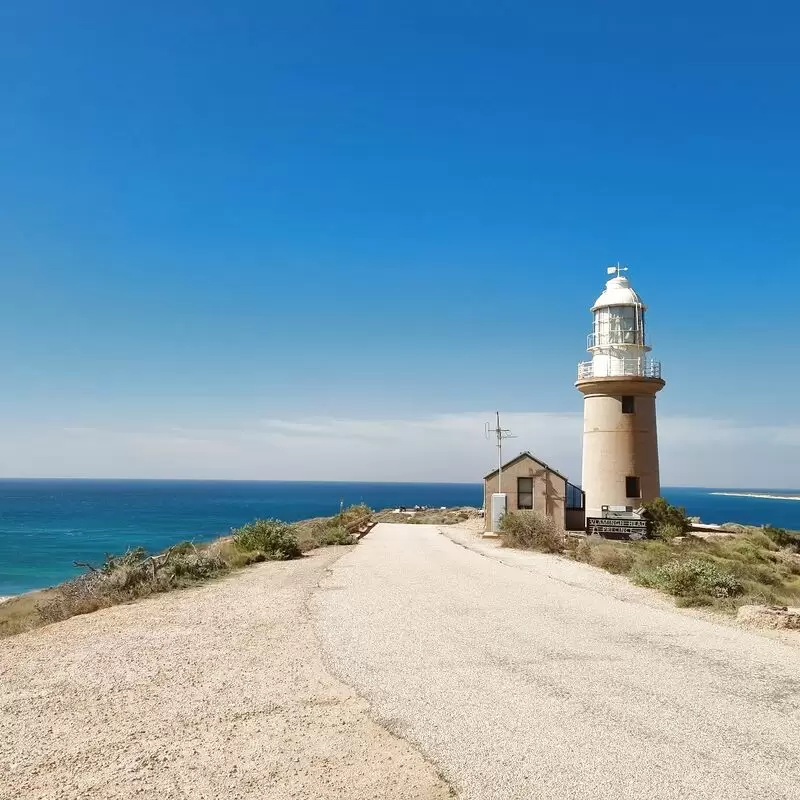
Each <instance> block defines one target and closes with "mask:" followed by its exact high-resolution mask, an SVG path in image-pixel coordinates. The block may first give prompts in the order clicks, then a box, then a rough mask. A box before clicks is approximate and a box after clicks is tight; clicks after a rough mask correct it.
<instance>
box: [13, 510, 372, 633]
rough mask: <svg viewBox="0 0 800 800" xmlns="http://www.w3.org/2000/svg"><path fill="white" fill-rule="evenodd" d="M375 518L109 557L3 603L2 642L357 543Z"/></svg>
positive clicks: (250, 531) (266, 526)
mask: <svg viewBox="0 0 800 800" xmlns="http://www.w3.org/2000/svg"><path fill="white" fill-rule="evenodd" d="M370 515H371V511H370V509H369V508H368V507H366V506H363V505H357V506H351V507H350V508H348V509H345V510H344V511H343V512H342V513H341V514H337V515H336V516H335V517H324V518H319V519H314V520H307V521H305V522H300V523H295V524H292V525H290V524H288V523H284V522H281V521H280V520H255V521H254V522H250V523H248V524H247V525H243V526H242V527H241V528H237V529H235V530H233V531H231V534H230V535H229V536H223V537H220V538H219V539H216V540H214V541H212V542H208V543H206V544H201V545H195V544H193V543H192V542H181V543H179V544H177V545H175V546H173V547H170V548H168V549H167V550H165V551H164V552H163V553H158V554H156V555H148V554H147V553H146V552H145V551H144V550H143V549H141V548H136V549H132V550H129V551H128V552H126V553H124V554H122V555H120V556H111V555H109V556H106V559H105V561H104V563H103V564H102V565H100V566H97V567H92V566H88V567H87V572H86V573H84V574H83V575H80V576H78V577H77V578H75V579H73V580H70V581H66V582H64V583H62V584H59V585H58V586H55V587H53V588H50V589H43V590H41V591H38V592H29V593H27V594H23V595H19V596H18V597H14V598H12V599H10V600H7V601H6V602H4V603H0V637H2V636H11V635H13V634H17V633H22V632H25V631H28V630H32V629H33V628H37V627H40V626H42V625H47V624H49V623H52V622H60V621H62V620H65V619H69V618H70V617H74V616H77V615H79V614H88V613H91V612H93V611H97V610H98V609H101V608H108V607H109V606H113V605H119V604H120V603H127V602H131V601H133V600H138V599H140V598H143V597H148V596H150V595H152V594H158V593H162V592H168V591H172V590H174V589H181V588H185V587H187V586H192V585H196V584H198V583H202V582H204V581H208V580H212V579H214V578H217V577H220V576H222V575H225V574H227V573H229V572H231V571H232V570H235V569H241V568H242V567H246V566H248V565H249V564H254V563H257V562H261V561H267V560H285V559H291V558H299V557H300V556H301V555H302V553H303V552H305V551H307V550H311V549H314V548H316V547H324V546H327V545H333V544H354V543H355V542H356V541H357V538H356V535H355V534H356V532H357V531H358V529H359V527H360V526H362V525H364V524H365V523H367V522H368V521H369V519H370Z"/></svg>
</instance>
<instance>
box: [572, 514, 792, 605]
mask: <svg viewBox="0 0 800 800" xmlns="http://www.w3.org/2000/svg"><path fill="white" fill-rule="evenodd" d="M773 530H775V529H773ZM786 533H787V532H778V533H771V532H770V531H767V532H765V529H761V528H745V527H741V528H740V532H739V533H738V535H736V536H734V537H710V538H707V539H700V538H697V537H694V536H686V537H677V538H674V539H671V540H660V541H659V540H652V541H640V542H617V541H608V540H605V539H600V538H598V537H587V538H585V539H583V540H580V541H579V542H577V544H574V546H573V547H572V548H571V549H570V550H569V551H568V552H569V554H570V555H571V556H572V557H573V558H575V559H576V560H578V561H583V562H585V563H587V564H592V565H593V566H596V567H600V568H601V569H605V570H608V571H609V572H615V573H618V574H622V575H627V576H628V577H630V578H631V580H633V581H634V582H635V583H638V584H640V585H642V586H649V587H652V588H655V589H659V590H661V591H663V592H666V593H667V594H670V595H672V596H674V597H675V599H676V602H677V603H678V604H679V605H684V606H687V605H691V606H698V605H703V606H712V607H714V608H717V609H719V610H722V611H727V612H733V611H735V610H736V608H738V607H739V606H741V605H796V604H798V603H800V555H798V552H797V550H798V549H800V548H798V546H797V545H795V544H794V541H795V539H794V538H793V536H792V535H790V536H789V538H787V537H786V536H784V535H783V534H786ZM788 533H789V534H791V532H788ZM776 540H778V541H781V542H786V541H789V542H792V544H789V545H786V546H781V545H779V544H777V543H776ZM797 541H798V542H799V543H800V538H798V540H797Z"/></svg>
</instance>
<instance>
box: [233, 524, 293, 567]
mask: <svg viewBox="0 0 800 800" xmlns="http://www.w3.org/2000/svg"><path fill="white" fill-rule="evenodd" d="M233 541H234V543H235V545H236V547H238V548H239V549H240V550H243V551H244V552H246V553H253V552H259V553H264V555H265V556H266V558H269V559H272V560H276V561H285V560H287V559H290V558H299V557H300V556H301V555H302V552H301V550H300V546H299V545H298V543H297V537H296V536H295V535H294V532H293V531H292V527H291V525H288V524H287V523H285V522H281V521H280V520H277V519H257V520H254V521H253V522H248V523H247V524H246V525H242V527H241V528H237V529H236V530H234V531H233Z"/></svg>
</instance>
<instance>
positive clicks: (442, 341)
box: [0, 0, 800, 487]
mask: <svg viewBox="0 0 800 800" xmlns="http://www.w3.org/2000/svg"><path fill="white" fill-rule="evenodd" d="M799 26H800V9H798V8H797V7H796V5H795V4H791V3H789V2H769V3H762V4H755V3H747V4H745V3H737V2H727V3H717V2H693V3H684V2H676V3H670V4H661V5H660V6H658V7H655V6H654V4H645V3H640V2H636V3H634V2H613V0H612V1H611V2H604V3H599V2H597V3H590V2H563V3H557V4H556V3H547V4H544V3H541V4H537V3H524V2H493V3H486V2H484V3H480V2H462V3H453V2H449V3H443V2H431V1H430V0H428V2H425V3H421V2H413V1H412V2H408V1H406V2H403V3H366V2H350V3H329V2H322V1H321V0H320V1H319V2H310V1H302V2H298V3H292V4H288V3H286V4H273V3H270V2H252V3H251V2H226V3H221V2H217V3H208V2H202V0H201V1H200V2H197V1H195V2H191V3H189V2H180V1H177V2H171V3H167V4H164V3H155V2H147V1H146V0H145V1H143V2H138V3H114V2H111V3H109V2H80V0H77V1H76V2H74V3H69V4H67V3H62V2H58V3H57V2H40V1H39V0H25V2H19V0H8V1H7V2H6V3H4V4H3V6H2V9H0V70H2V74H3V75H4V80H3V82H2V85H0V123H1V124H0V153H1V154H2V155H1V156H0V188H1V189H2V198H3V202H2V203H0V273H1V274H2V283H1V284H0V336H2V342H3V347H2V349H1V350H0V368H2V374H3V386H4V391H3V392H2V394H1V395H0V436H1V437H2V439H3V441H4V447H3V448H2V453H0V474H2V475H8V476H16V475H30V476H35V475H109V476H175V477H178V476H180V477H193V476H197V477H263V478H277V477H289V478H311V479H315V478H330V479H334V478H341V479H351V478H352V479H358V478H379V479H388V480H391V479H414V478H419V479H421V480H433V479H440V480H473V479H476V478H479V477H480V475H481V474H482V472H483V470H484V467H485V466H486V465H487V464H491V461H492V458H493V454H492V452H491V448H490V447H488V446H487V443H486V442H485V441H484V440H483V438H482V420H483V419H484V417H485V416H486V414H487V413H488V412H489V411H491V410H494V409H495V408H499V409H500V410H501V411H503V412H505V413H507V414H508V415H509V416H508V419H509V420H510V421H511V422H513V423H514V424H515V425H516V427H517V428H518V429H519V431H521V436H520V440H519V445H520V447H526V448H530V449H532V450H534V451H536V452H537V453H539V454H540V455H541V456H542V457H543V458H545V459H546V460H548V461H550V462H551V463H553V464H554V466H557V467H559V468H561V469H562V470H564V471H566V472H568V474H570V475H571V476H576V477H577V476H578V475H579V474H580V412H581V396H580V395H579V394H578V392H577V391H576V390H575V389H574V387H573V383H574V373H575V364H576V362H577V361H578V360H580V359H582V358H583V357H585V354H584V351H583V347H584V345H585V335H586V333H587V332H588V329H589V324H590V316H589V313H588V306H589V305H590V304H591V302H592V301H593V299H594V298H595V297H596V296H597V294H599V292H600V290H601V289H602V285H603V281H604V280H605V274H604V267H605V265H606V264H607V263H611V262H613V261H616V260H617V259H621V260H622V261H624V262H626V263H629V264H630V265H631V272H630V277H631V278H632V280H633V282H634V285H635V286H636V288H637V289H638V290H639V291H640V293H641V294H642V295H643V296H644V298H645V300H646V301H647V302H648V304H649V305H650V309H651V311H650V318H649V326H650V327H649V331H650V336H651V339H652V343H653V345H654V346H655V352H654V355H655V356H656V357H658V358H660V359H661V360H662V361H663V363H664V374H665V377H666V378H667V381H668V385H667V388H666V389H665V390H664V391H663V392H662V393H661V395H660V397H659V402H660V405H659V414H660V422H661V429H660V431H661V447H662V473H663V477H664V481H665V482H666V483H670V484H700V485H742V486H746V485H765V486H766V485H772V486H785V487H791V486H800V466H798V465H800V425H799V424H798V420H797V412H796V408H797V401H796V397H797V392H798V390H800V371H798V370H797V369H796V367H795V365H794V339H795V336H794V321H795V317H796V313H797V312H796V305H797V296H798V289H799V288H800V277H798V276H799V275H800V273H799V272H798V269H797V265H798V260H799V259H800V233H798V231H800V226H798V222H800V194H798V188H797V187H798V186H800V160H799V159H798V149H797V142H798V141H800V102H799V101H800V97H799V96H798V95H799V94H800V90H799V89H798V87H800V51H799V50H798V48H797V44H796V33H797V30H798V27H799Z"/></svg>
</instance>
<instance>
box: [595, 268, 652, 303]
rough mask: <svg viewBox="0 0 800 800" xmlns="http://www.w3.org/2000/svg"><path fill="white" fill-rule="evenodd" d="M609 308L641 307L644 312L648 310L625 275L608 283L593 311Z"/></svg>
mask: <svg viewBox="0 0 800 800" xmlns="http://www.w3.org/2000/svg"><path fill="white" fill-rule="evenodd" d="M609 306H640V307H641V308H642V310H645V309H646V308H647V306H646V305H645V304H644V303H643V302H642V298H641V297H639V295H638V294H636V292H635V291H634V290H633V287H632V286H631V283H630V281H629V280H628V279H627V278H626V277H625V276H624V275H620V276H618V277H616V278H612V279H611V280H610V281H608V283H606V288H605V289H604V291H603V294H601V295H600V297H598V298H597V300H596V301H595V303H594V305H593V306H592V311H597V309H598V308H608V307H609Z"/></svg>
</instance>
